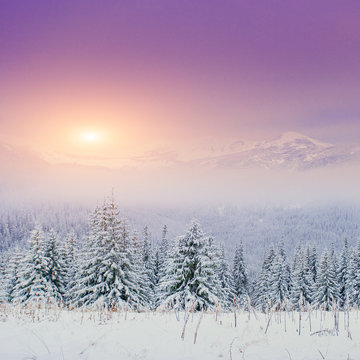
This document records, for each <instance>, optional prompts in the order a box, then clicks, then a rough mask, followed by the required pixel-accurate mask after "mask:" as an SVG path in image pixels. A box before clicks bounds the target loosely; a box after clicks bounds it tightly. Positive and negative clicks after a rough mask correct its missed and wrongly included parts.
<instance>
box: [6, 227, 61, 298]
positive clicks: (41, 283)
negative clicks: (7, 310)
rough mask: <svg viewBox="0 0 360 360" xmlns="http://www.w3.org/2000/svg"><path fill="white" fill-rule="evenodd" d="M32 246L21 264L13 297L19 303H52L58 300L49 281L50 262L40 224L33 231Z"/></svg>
mask: <svg viewBox="0 0 360 360" xmlns="http://www.w3.org/2000/svg"><path fill="white" fill-rule="evenodd" d="M29 243H30V248H29V250H28V251H27V252H26V255H25V259H24V261H23V262H22V264H21V268H20V272H19V278H18V281H17V282H16V284H15V288H14V292H13V297H14V301H15V302H19V303H42V304H45V303H50V302H56V301H57V300H58V298H57V294H56V293H55V292H54V288H53V286H52V285H51V283H50V282H49V281H48V277H47V275H48V273H49V268H48V263H47V260H46V259H45V257H44V233H43V230H42V228H41V226H40V225H39V224H36V226H35V229H34V230H33V231H32V232H31V235H30V239H29Z"/></svg>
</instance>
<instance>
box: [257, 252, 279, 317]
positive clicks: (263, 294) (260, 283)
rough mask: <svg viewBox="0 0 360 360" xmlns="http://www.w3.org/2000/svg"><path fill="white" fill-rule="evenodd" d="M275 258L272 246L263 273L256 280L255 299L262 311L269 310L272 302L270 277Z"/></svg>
mask: <svg viewBox="0 0 360 360" xmlns="http://www.w3.org/2000/svg"><path fill="white" fill-rule="evenodd" d="M275 258H276V253H275V250H274V247H273V246H272V247H271V248H270V250H269V252H268V253H267V252H265V255H264V261H263V265H262V268H261V272H260V274H259V276H258V278H257V280H256V286H255V291H254V296H253V298H254V302H255V306H256V308H257V309H259V310H262V311H265V310H266V309H267V307H268V306H269V305H270V301H271V294H270V277H271V276H272V267H273V262H274V260H275Z"/></svg>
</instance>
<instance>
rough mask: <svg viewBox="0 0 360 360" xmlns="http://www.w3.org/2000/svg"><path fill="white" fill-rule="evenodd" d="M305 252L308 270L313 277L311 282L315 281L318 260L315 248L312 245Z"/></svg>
mask: <svg viewBox="0 0 360 360" xmlns="http://www.w3.org/2000/svg"><path fill="white" fill-rule="evenodd" d="M307 254H308V255H307V257H308V261H309V268H310V272H311V274H312V277H313V282H315V281H316V278H317V262H318V260H317V251H316V248H315V247H313V248H312V249H311V250H310V248H308V249H307Z"/></svg>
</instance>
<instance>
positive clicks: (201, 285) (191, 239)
mask: <svg viewBox="0 0 360 360" xmlns="http://www.w3.org/2000/svg"><path fill="white" fill-rule="evenodd" d="M209 250H210V248H209V241H208V239H207V238H205V237H204V234H203V231H202V229H201V227H200V225H199V224H198V223H197V222H195V221H193V222H192V223H191V225H190V227H189V229H188V231H187V233H186V234H185V235H184V236H182V237H180V238H179V240H178V243H177V246H176V250H175V254H174V257H173V264H172V266H171V267H170V268H169V271H168V274H167V277H166V280H165V281H164V282H163V286H164V299H163V302H162V305H163V306H173V307H175V308H178V309H187V308H193V309H195V310H201V309H212V308H214V307H215V306H216V304H217V302H218V297H217V295H216V294H218V293H219V289H218V286H219V279H218V277H217V272H216V266H215V264H214V263H213V261H211V257H210V254H209Z"/></svg>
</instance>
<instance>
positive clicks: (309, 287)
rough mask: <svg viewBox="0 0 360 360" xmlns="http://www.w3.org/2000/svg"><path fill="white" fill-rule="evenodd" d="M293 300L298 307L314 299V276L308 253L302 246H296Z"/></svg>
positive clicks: (292, 279)
mask: <svg viewBox="0 0 360 360" xmlns="http://www.w3.org/2000/svg"><path fill="white" fill-rule="evenodd" d="M291 281H292V287H291V302H292V304H293V306H294V307H295V308H296V309H299V308H300V307H303V306H305V305H307V304H310V303H311V301H312V291H313V285H314V283H313V276H312V272H311V270H310V267H309V261H308V257H307V253H305V252H304V250H303V248H302V247H301V246H298V247H297V248H296V252H295V256H294V265H293V272H292V277H291Z"/></svg>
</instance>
